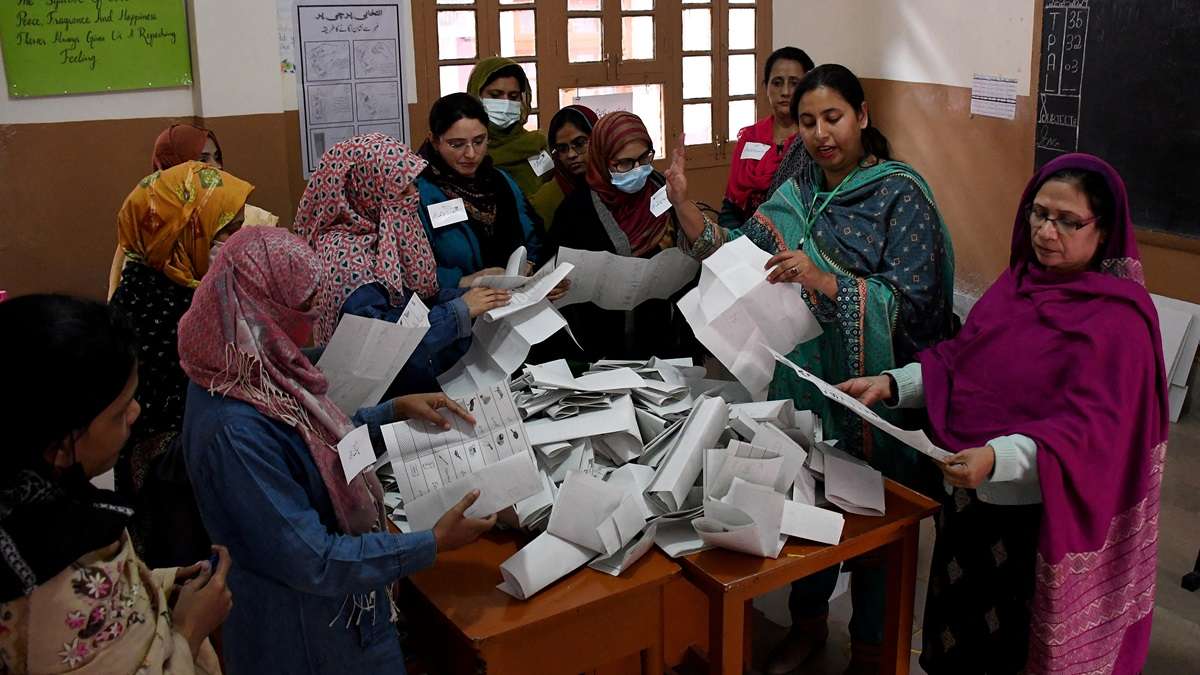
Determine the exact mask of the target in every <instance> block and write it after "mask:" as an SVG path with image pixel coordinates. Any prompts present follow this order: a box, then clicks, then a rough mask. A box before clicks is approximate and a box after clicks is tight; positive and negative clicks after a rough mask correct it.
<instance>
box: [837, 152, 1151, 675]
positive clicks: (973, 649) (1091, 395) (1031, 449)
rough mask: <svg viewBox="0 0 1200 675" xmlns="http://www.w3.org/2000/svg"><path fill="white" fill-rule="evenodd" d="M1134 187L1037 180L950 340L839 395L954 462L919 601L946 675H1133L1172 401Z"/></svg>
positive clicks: (1079, 178)
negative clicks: (917, 422)
mask: <svg viewBox="0 0 1200 675" xmlns="http://www.w3.org/2000/svg"><path fill="white" fill-rule="evenodd" d="M1157 317H1158V314H1157V312H1156V311H1155V309H1154V305H1153V303H1152V302H1151V301H1150V295H1149V294H1148V293H1147V292H1146V289H1145V288H1144V287H1143V284H1142V266H1141V262H1140V261H1139V259H1138V251H1137V244H1136V240H1135V238H1134V232H1133V224H1132V222H1131V220H1130V217H1129V206H1128V198H1127V196H1126V192H1125V185H1124V183H1123V182H1122V181H1121V178H1120V176H1119V175H1117V172H1116V170H1114V169H1113V168H1112V167H1111V166H1109V165H1108V164H1107V163H1105V162H1104V161H1102V160H1100V159H1099V158H1096V157H1092V156H1091V155H1083V154H1071V155H1065V156H1063V157H1059V158H1057V159H1055V160H1053V161H1052V162H1050V163H1048V164H1047V165H1046V166H1045V167H1043V168H1042V170H1041V171H1039V172H1038V173H1037V175H1036V176H1034V178H1033V179H1032V180H1031V181H1030V183H1029V186H1028V187H1027V188H1026V189H1025V194H1024V195H1023V197H1022V199H1021V209H1020V210H1019V211H1018V213H1017V217H1016V223H1015V225H1014V227H1013V237H1012V255H1011V257H1010V258H1009V266H1008V269H1007V270H1005V271H1004V273H1003V274H1002V275H1001V276H1000V278H999V279H998V280H997V281H996V283H994V284H992V287H991V288H989V289H988V291H987V293H985V294H984V295H983V297H982V298H980V300H979V302H978V303H977V304H976V305H975V307H974V308H973V309H972V310H971V314H970V316H968V317H967V322H966V325H964V326H963V329H962V331H961V332H960V333H959V334H958V336H957V337H955V338H954V339H952V340H949V341H946V342H943V343H941V344H939V345H937V346H936V347H933V348H932V349H928V350H925V351H923V352H921V353H920V354H918V355H917V358H916V362H914V363H911V364H909V365H908V366H905V367H904V368H900V369H897V370H891V371H886V372H885V373H884V374H883V375H878V376H875V377H864V378H857V379H853V380H850V381H848V382H845V383H843V384H842V385H840V388H841V389H842V390H843V391H845V392H847V393H849V394H852V395H854V396H857V397H858V398H859V400H861V401H863V402H864V403H868V404H872V403H875V402H878V401H881V400H882V401H889V402H890V403H891V404H893V405H897V406H901V407H924V408H925V409H926V410H927V411H928V415H929V422H930V428H931V430H932V432H933V438H934V440H935V441H936V442H938V443H939V444H940V445H942V447H945V448H947V449H949V450H952V451H956V454H955V456H954V458H953V459H951V460H950V461H948V462H947V463H946V464H945V465H943V466H942V473H943V474H944V476H945V482H946V490H945V492H944V493H943V495H942V496H943V500H942V501H943V505H942V510H941V512H940V513H939V515H938V519H937V527H938V530H937V541H936V543H935V545H934V549H933V561H932V564H931V568H930V572H929V596H928V599H927V600H926V601H925V621H924V649H923V650H922V653H921V665H922V666H923V667H924V669H925V671H926V672H928V673H930V674H931V675H940V674H942V673H956V674H957V673H982V672H988V673H1017V672H1029V673H1050V672H1054V673H1067V672H1071V673H1075V672H1089V673H1093V672H1094V673H1101V672H1103V673H1116V674H1127V673H1137V672H1140V670H1141V668H1142V664H1143V662H1144V661H1145V658H1146V650H1147V645H1148V642H1149V638H1150V620H1151V612H1152V610H1153V608H1154V586H1155V558H1156V545H1157V541H1158V526H1157V524H1158V495H1159V487H1160V481H1161V478H1162V465H1163V459H1164V456H1165V454H1166V440H1167V425H1168V414H1167V410H1168V408H1167V396H1166V393H1167V385H1166V369H1165V367H1164V365H1163V356H1162V346H1161V345H1162V342H1161V339H1160V337H1159V329H1158V318H1157Z"/></svg>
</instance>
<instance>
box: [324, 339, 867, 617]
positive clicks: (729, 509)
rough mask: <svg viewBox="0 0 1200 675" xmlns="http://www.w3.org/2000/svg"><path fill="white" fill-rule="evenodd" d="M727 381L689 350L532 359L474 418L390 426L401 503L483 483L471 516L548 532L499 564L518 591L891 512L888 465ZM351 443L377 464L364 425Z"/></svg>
mask: <svg viewBox="0 0 1200 675" xmlns="http://www.w3.org/2000/svg"><path fill="white" fill-rule="evenodd" d="M727 384H728V383H721V382H719V381H713V380H707V379H706V378H705V373H704V369H703V368H700V367H697V366H695V365H693V364H692V363H691V362H690V361H688V360H686V359H673V360H664V359H650V360H648V361H600V362H597V363H595V364H592V366H591V368H589V369H588V370H586V371H584V372H572V371H571V369H570V368H569V367H568V365H567V363H566V362H564V361H554V362H550V363H542V364H529V365H526V366H525V367H524V368H522V369H521V370H520V372H518V373H516V375H515V376H514V377H513V379H512V381H511V384H510V385H509V386H505V385H503V384H501V385H497V386H495V387H493V388H491V389H489V390H487V391H485V392H482V393H479V394H474V395H472V396H470V397H467V398H465V399H463V405H464V406H466V407H467V408H468V409H469V410H471V412H472V413H473V414H474V415H475V416H476V418H477V419H478V425H477V426H476V427H475V428H474V429H468V428H466V427H467V426H468V425H465V424H463V423H459V422H456V423H455V425H454V428H453V429H452V430H451V431H445V432H443V431H441V430H437V429H431V428H429V427H427V426H426V425H423V424H421V423H416V422H412V423H400V424H394V425H388V426H387V427H384V440H385V443H386V445H387V452H386V455H385V457H384V458H383V459H382V460H380V462H379V463H378V464H387V465H389V467H388V468H389V469H390V471H388V470H386V469H385V470H384V471H382V472H381V473H383V474H384V475H383V476H382V480H383V481H384V484H385V486H386V488H387V490H388V491H389V492H391V493H393V494H389V495H388V496H387V498H386V499H387V504H388V506H389V508H392V509H393V518H394V520H395V522H397V524H398V525H399V526H400V527H401V529H402V530H404V531H415V530H420V529H424V528H427V527H429V526H431V525H432V524H433V523H434V522H436V519H437V518H438V517H440V516H441V514H442V513H443V512H444V511H445V510H446V509H447V508H449V507H450V506H451V505H453V503H454V502H455V501H456V500H457V499H459V498H460V497H461V496H462V495H463V494H465V493H466V491H468V490H470V489H472V488H479V489H480V491H481V496H480V500H479V502H477V503H476V506H475V507H473V508H472V510H471V511H470V514H471V515H480V516H483V515H487V514H489V513H492V512H496V511H499V512H500V521H501V522H502V523H505V524H506V525H508V526H511V527H517V528H522V529H524V530H527V531H530V532H533V533H536V538H534V539H533V540H532V541H531V542H530V543H529V544H528V545H527V546H525V547H524V548H523V549H521V550H520V551H519V552H518V553H517V554H515V555H513V556H512V557H511V558H510V559H508V560H506V561H505V562H504V563H503V564H502V565H501V567H500V570H499V578H500V580H501V583H500V584H499V586H498V588H500V589H501V590H502V591H504V592H505V593H508V594H509V595H511V596H513V597H515V598H518V599H527V598H530V597H532V596H533V595H535V594H536V593H538V592H539V591H541V590H542V589H544V588H546V587H547V586H549V585H550V584H552V583H554V582H555V581H557V580H558V579H561V578H563V577H565V576H567V575H569V574H571V573H572V572H573V571H575V570H577V569H578V568H580V567H582V566H584V565H589V566H590V567H592V568H593V569H595V570H598V571H601V572H604V573H606V574H611V575H619V574H622V573H623V572H624V571H625V570H627V569H629V568H630V566H632V565H634V564H635V563H636V562H637V561H638V560H639V559H640V558H641V557H642V556H643V555H645V554H646V552H647V551H649V550H650V549H651V548H653V547H654V546H657V547H658V548H659V549H661V550H662V551H663V552H664V553H666V554H667V555H669V556H673V557H674V556H680V555H687V554H690V553H693V552H696V551H700V550H704V549H706V548H711V547H722V548H728V549H731V550H735V551H739V552H742V553H746V554H749V555H757V556H766V557H775V556H778V555H779V552H780V549H781V548H782V546H783V544H784V542H786V541H787V538H788V537H797V538H800V539H804V540H808V541H813V542H818V543H822V544H836V543H838V542H839V541H841V534H842V527H843V522H844V517H843V513H844V512H845V513H858V514H866V515H882V514H883V513H884V492H883V478H882V476H880V474H879V473H878V472H877V471H875V470H874V469H872V468H870V467H869V466H867V465H866V464H865V463H863V462H861V461H859V460H856V459H855V458H853V457H851V456H849V455H846V454H845V453H843V452H840V451H838V450H836V449H835V448H833V447H832V446H831V445H829V444H828V443H826V442H823V441H822V439H821V430H820V425H819V424H818V423H817V421H816V420H815V418H814V417H813V415H812V413H810V412H809V411H797V410H796V409H795V407H794V406H793V405H792V403H791V402H790V401H761V402H750V401H748V400H746V398H741V399H740V400H738V401H737V402H730V401H727V400H725V399H724V398H722V397H720V396H715V395H711V392H714V391H721V390H724V389H726V388H727V386H726V385H727ZM733 390H734V391H743V393H744V390H741V389H740V388H737V387H735V388H733ZM342 445H343V446H344V449H345V454H344V457H345V458H347V459H348V460H349V461H347V459H344V463H346V464H347V465H349V466H356V465H363V464H364V462H367V463H369V458H370V457H372V450H371V447H370V440H369V435H368V434H367V433H366V429H365V428H363V429H361V430H356V432H355V433H353V434H351V435H349V436H347V437H346V439H345V440H344V441H343V444H342ZM339 449H340V450H341V449H342V448H341V447H340V448H339ZM389 474H390V475H389Z"/></svg>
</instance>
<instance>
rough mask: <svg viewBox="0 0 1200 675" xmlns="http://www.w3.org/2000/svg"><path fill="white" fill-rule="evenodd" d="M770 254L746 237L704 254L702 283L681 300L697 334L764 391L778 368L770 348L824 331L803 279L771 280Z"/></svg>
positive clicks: (785, 347) (761, 394) (754, 389)
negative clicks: (806, 296)
mask: <svg viewBox="0 0 1200 675" xmlns="http://www.w3.org/2000/svg"><path fill="white" fill-rule="evenodd" d="M770 258H771V256H770V255H769V254H768V253H767V252H766V251H763V250H762V249H760V248H758V247H757V246H755V245H754V242H752V241H750V240H749V239H747V238H746V237H741V238H738V239H734V240H733V241H729V242H726V243H725V244H724V245H722V246H721V248H719V249H717V251H716V252H715V253H713V254H712V255H710V256H709V257H708V258H706V259H705V260H704V264H703V267H702V269H701V271H700V284H699V285H698V286H697V287H696V288H694V289H692V290H691V291H689V292H688V294H687V295H685V296H683V298H682V299H681V300H680V301H679V309H680V311H681V312H683V316H684V318H686V319H687V322H688V324H689V325H690V326H691V327H692V331H693V332H694V333H695V334H696V339H697V340H699V341H700V343H701V344H703V345H704V346H705V347H707V348H708V350H709V351H710V352H712V354H713V356H715V357H717V359H719V360H720V361H721V363H723V364H725V367H726V368H728V369H729V372H731V373H733V376H734V377H735V378H737V380H738V381H739V382H741V383H742V384H743V385H745V387H746V389H747V390H748V391H749V392H750V394H751V395H752V396H753V397H754V399H755V400H762V399H764V398H765V397H766V392H767V385H768V384H769V383H770V382H771V377H772V375H773V374H774V372H775V363H774V361H773V359H772V358H771V354H770V352H769V351H768V349H767V348H768V347H769V348H770V349H774V350H775V351H781V352H785V353H786V352H790V351H792V350H793V349H795V347H796V345H798V344H800V343H802V342H807V341H809V340H811V339H813V338H815V337H817V336H818V335H820V334H821V325H820V324H819V323H818V322H817V319H816V317H814V316H813V313H812V311H811V310H810V309H809V308H808V305H807V304H806V303H805V300H804V297H803V295H801V287H800V285H799V284H791V283H779V284H772V283H768V282H767V272H768V270H767V269H766V267H765V266H766V263H767V261H768V260H770Z"/></svg>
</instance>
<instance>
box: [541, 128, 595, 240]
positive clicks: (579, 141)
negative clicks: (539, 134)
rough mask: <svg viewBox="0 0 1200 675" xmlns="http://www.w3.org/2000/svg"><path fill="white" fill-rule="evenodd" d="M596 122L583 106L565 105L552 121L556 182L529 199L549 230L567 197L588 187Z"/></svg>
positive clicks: (550, 183) (552, 148)
mask: <svg viewBox="0 0 1200 675" xmlns="http://www.w3.org/2000/svg"><path fill="white" fill-rule="evenodd" d="M596 119H597V118H596V113H594V112H592V109H591V108H588V107H587V106H582V105H569V106H566V107H565V108H563V109H561V110H559V111H558V112H557V113H554V117H552V118H550V132H549V137H550V155H551V156H552V157H553V158H554V180H552V181H549V182H547V183H546V184H545V185H543V186H542V187H541V188H540V189H539V190H538V191H537V193H536V194H534V195H533V196H532V197H530V198H529V203H530V204H533V210H534V211H537V214H538V216H539V217H540V218H541V219H542V224H543V225H545V226H546V227H549V226H550V225H551V224H552V223H553V222H554V212H555V211H557V210H558V207H559V205H561V204H562V202H563V199H565V198H566V197H567V195H569V194H571V193H572V192H575V190H578V189H584V188H586V187H587V157H588V142H589V137H590V136H591V133H592V127H593V126H595V124H596Z"/></svg>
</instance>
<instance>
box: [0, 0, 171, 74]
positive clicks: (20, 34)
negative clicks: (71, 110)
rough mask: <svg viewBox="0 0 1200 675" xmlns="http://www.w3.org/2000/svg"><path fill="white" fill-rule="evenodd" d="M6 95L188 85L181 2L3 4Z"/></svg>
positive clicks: (17, 0) (35, 0)
mask: <svg viewBox="0 0 1200 675" xmlns="http://www.w3.org/2000/svg"><path fill="white" fill-rule="evenodd" d="M0 43H3V46H4V74H5V76H6V78H7V80H8V94H9V95H10V96H50V95H54V94H75V93H82V92H94V91H118V90H124V89H149V88H152V87H178V86H186V85H190V84H191V83H192V58H191V49H190V47H189V44H188V25H187V8H186V6H185V5H184V0H0Z"/></svg>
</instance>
